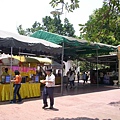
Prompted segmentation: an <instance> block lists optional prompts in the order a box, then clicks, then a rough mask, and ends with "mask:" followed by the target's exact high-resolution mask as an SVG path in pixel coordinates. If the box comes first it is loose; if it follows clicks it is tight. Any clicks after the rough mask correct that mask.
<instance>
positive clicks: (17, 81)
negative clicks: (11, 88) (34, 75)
mask: <svg viewBox="0 0 120 120" xmlns="http://www.w3.org/2000/svg"><path fill="white" fill-rule="evenodd" d="M21 81H22V77H21V75H16V76H15V84H20V83H21Z"/></svg>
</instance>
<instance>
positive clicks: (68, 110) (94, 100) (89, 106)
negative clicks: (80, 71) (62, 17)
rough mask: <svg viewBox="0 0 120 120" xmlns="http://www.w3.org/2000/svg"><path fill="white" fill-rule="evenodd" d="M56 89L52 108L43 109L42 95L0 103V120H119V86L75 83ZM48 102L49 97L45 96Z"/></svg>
mask: <svg viewBox="0 0 120 120" xmlns="http://www.w3.org/2000/svg"><path fill="white" fill-rule="evenodd" d="M60 88H61V87H60V86H56V88H55V105H54V109H53V110H50V109H45V110H43V109H42V105H43V104H42V97H40V98H31V99H25V100H23V103H22V104H9V101H7V102H0V120H120V89H118V88H117V87H116V86H102V85H99V86H96V85H90V84H86V85H83V84H82V83H80V85H77V83H76V87H75V88H74V89H69V88H68V89H66V88H65V87H64V89H63V95H61V89H60ZM48 103H49V99H48Z"/></svg>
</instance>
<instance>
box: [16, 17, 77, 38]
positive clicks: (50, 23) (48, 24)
mask: <svg viewBox="0 0 120 120" xmlns="http://www.w3.org/2000/svg"><path fill="white" fill-rule="evenodd" d="M42 22H43V24H40V23H39V22H37V21H35V22H34V24H33V25H32V27H31V28H27V29H25V30H24V29H23V28H22V25H20V26H18V28H17V30H18V33H19V34H22V35H30V34H32V33H34V32H35V31H38V30H44V31H48V32H52V33H57V34H59V35H65V36H71V37H73V36H74V33H75V30H74V27H73V25H72V24H71V23H70V22H69V20H68V19H67V18H65V20H64V23H62V21H61V19H60V16H59V15H54V16H53V18H52V17H50V16H45V17H44V18H42Z"/></svg>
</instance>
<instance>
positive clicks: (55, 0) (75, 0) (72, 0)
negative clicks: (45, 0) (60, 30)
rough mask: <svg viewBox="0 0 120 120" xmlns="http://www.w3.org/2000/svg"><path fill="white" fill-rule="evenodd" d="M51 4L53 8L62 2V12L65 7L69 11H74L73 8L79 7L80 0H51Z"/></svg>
mask: <svg viewBox="0 0 120 120" xmlns="http://www.w3.org/2000/svg"><path fill="white" fill-rule="evenodd" d="M50 4H51V6H52V7H53V8H55V7H57V6H58V5H59V4H61V10H62V11H61V12H63V9H64V7H65V9H66V10H67V11H68V12H73V10H75V9H77V8H79V0H69V1H68V0H51V2H50Z"/></svg>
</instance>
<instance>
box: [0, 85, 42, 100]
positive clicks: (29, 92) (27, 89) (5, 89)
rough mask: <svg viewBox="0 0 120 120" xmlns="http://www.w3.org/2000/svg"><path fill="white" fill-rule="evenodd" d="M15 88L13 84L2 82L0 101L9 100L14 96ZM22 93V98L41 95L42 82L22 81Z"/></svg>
mask: <svg viewBox="0 0 120 120" xmlns="http://www.w3.org/2000/svg"><path fill="white" fill-rule="evenodd" d="M10 88H13V85H12V84H1V85H0V101H7V100H11V99H12V98H13V89H12V91H11V97H10ZM20 95H21V97H22V98H31V97H39V96H41V91H40V83H22V84H21V88H20Z"/></svg>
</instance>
